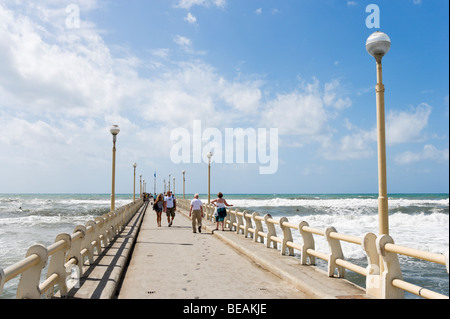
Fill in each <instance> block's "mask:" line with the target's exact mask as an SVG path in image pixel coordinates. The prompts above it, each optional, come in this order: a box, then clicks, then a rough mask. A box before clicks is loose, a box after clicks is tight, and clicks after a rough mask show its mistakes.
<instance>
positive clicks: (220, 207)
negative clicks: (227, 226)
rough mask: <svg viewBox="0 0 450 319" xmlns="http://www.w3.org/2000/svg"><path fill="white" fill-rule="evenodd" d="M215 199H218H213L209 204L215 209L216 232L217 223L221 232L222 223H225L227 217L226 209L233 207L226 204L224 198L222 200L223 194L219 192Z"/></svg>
mask: <svg viewBox="0 0 450 319" xmlns="http://www.w3.org/2000/svg"><path fill="white" fill-rule="evenodd" d="M217 197H218V198H217V199H215V200H213V201H212V202H211V204H213V205H214V206H216V207H217V216H216V222H217V226H216V230H219V223H222V230H224V223H225V222H224V221H225V217H226V216H227V210H226V207H230V206H233V205H230V204H228V203H227V201H226V200H225V198H223V194H222V193H221V192H219V193H218V194H217Z"/></svg>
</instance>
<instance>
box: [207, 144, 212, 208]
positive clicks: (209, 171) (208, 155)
mask: <svg viewBox="0 0 450 319" xmlns="http://www.w3.org/2000/svg"><path fill="white" fill-rule="evenodd" d="M206 156H207V157H208V204H210V203H211V157H212V156H213V153H211V152H209V153H208V154H207V155H206Z"/></svg>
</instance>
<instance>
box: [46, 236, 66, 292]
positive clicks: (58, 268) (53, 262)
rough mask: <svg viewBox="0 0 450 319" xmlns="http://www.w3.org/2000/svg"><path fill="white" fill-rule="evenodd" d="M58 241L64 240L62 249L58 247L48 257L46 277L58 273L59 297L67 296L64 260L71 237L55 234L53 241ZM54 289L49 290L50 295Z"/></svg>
mask: <svg viewBox="0 0 450 319" xmlns="http://www.w3.org/2000/svg"><path fill="white" fill-rule="evenodd" d="M60 241H64V243H65V244H64V249H60V250H58V251H57V252H55V253H54V254H53V255H52V257H51V258H50V263H49V266H48V270H47V279H48V278H49V277H50V276H51V275H53V274H57V275H58V278H59V280H58V286H59V292H60V294H61V297H66V296H67V290H68V289H67V282H66V277H67V269H66V267H65V265H64V264H65V262H66V252H67V251H68V250H69V249H70V247H71V246H72V237H71V236H70V235H69V234H59V235H58V236H56V239H55V243H58V242H60ZM53 292H54V289H52V291H51V292H50V294H51V295H53Z"/></svg>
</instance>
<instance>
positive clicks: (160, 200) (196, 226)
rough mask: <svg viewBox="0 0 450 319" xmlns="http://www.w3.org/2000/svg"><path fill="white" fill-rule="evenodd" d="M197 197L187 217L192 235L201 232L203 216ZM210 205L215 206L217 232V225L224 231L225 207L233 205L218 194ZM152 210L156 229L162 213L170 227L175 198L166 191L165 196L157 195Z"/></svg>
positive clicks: (159, 223)
mask: <svg viewBox="0 0 450 319" xmlns="http://www.w3.org/2000/svg"><path fill="white" fill-rule="evenodd" d="M198 197H199V195H198V194H195V195H194V199H193V200H192V201H191V208H190V210H189V217H190V218H191V219H192V231H193V232H194V233H196V232H197V230H198V232H199V233H201V232H202V218H203V216H204V213H203V202H202V201H201V200H200V199H199V198H198ZM211 204H213V205H214V206H216V210H215V213H214V217H215V218H216V223H217V225H216V230H219V224H221V225H222V230H224V221H225V217H226V216H227V211H226V207H230V206H233V205H230V204H228V203H227V201H226V200H225V198H223V194H222V193H220V192H219V193H218V194H217V199H215V200H213V201H211ZM153 209H154V210H155V211H156V221H157V224H158V227H161V215H162V212H163V211H164V212H165V213H166V215H167V223H168V226H169V227H171V226H172V224H173V220H174V218H175V212H176V210H177V201H176V199H175V196H174V195H173V194H172V192H171V191H168V192H167V193H166V196H163V194H159V195H158V196H157V197H156V199H155V201H154V204H153Z"/></svg>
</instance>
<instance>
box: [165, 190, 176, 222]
mask: <svg viewBox="0 0 450 319" xmlns="http://www.w3.org/2000/svg"><path fill="white" fill-rule="evenodd" d="M176 210H177V201H176V199H175V197H174V196H173V195H172V192H171V191H168V192H167V196H165V197H164V211H165V212H166V215H167V222H168V223H169V227H170V226H172V224H173V219H174V218H175V211H176ZM171 217H172V220H171V219H170V218H171Z"/></svg>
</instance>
